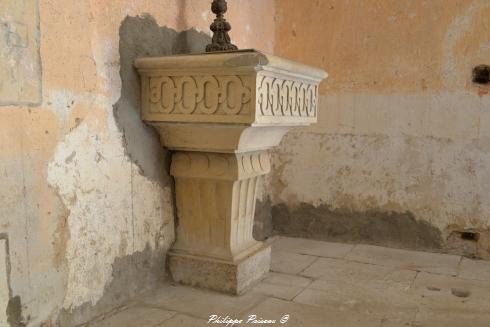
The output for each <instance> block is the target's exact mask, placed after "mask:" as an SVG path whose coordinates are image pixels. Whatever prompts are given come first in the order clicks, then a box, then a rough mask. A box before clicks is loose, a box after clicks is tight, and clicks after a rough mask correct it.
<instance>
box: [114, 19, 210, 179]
mask: <svg viewBox="0 0 490 327" xmlns="http://www.w3.org/2000/svg"><path fill="white" fill-rule="evenodd" d="M119 38H120V39H119V53H120V63H121V69H120V76H121V81H122V89H121V97H120V99H119V100H118V101H117V103H116V104H115V105H114V115H115V118H116V123H117V125H118V127H119V129H120V130H121V132H122V133H123V135H124V142H125V151H126V153H127V155H128V156H129V157H130V158H131V160H132V161H133V162H134V163H135V164H136V165H137V166H138V167H139V168H140V169H141V173H142V175H144V176H146V177H148V178H150V179H152V180H154V181H157V182H158V183H160V184H161V185H162V186H167V185H169V184H170V183H171V179H170V177H169V174H168V171H169V161H170V155H169V153H168V151H166V150H164V149H163V147H162V146H161V144H160V140H159V137H158V134H157V133H156V132H155V131H154V130H153V129H152V128H151V127H149V126H147V125H146V124H145V123H144V122H143V121H142V120H141V116H140V110H141V91H140V79H139V76H138V74H137V72H136V70H135V68H134V60H135V59H136V58H139V57H158V56H168V55H173V54H184V53H196V52H202V51H203V50H204V48H205V46H206V44H207V43H209V41H210V38H209V37H208V36H207V35H206V34H204V33H199V32H197V31H196V30H194V29H191V30H188V31H184V32H180V33H178V32H176V31H175V30H173V29H170V28H166V27H160V26H158V24H157V22H156V21H155V19H154V18H153V17H151V16H150V15H145V16H139V17H126V18H125V19H124V21H123V22H122V24H121V26H120V28H119Z"/></svg>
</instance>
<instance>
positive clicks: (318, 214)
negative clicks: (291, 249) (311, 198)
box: [272, 203, 444, 250]
mask: <svg viewBox="0 0 490 327" xmlns="http://www.w3.org/2000/svg"><path fill="white" fill-rule="evenodd" d="M272 221H273V227H274V231H275V232H278V233H279V234H281V235H287V236H293V237H303V238H309V239H317V240H323V241H331V242H344V243H365V244H374V245H383V246H392V247H399V248H407V249H414V250H440V249H443V246H444V245H443V240H442V236H441V232H440V231H439V230H438V229H437V228H436V227H434V226H432V225H430V224H429V223H427V222H425V221H418V220H416V219H415V217H414V216H413V214H411V213H410V212H405V213H395V212H381V211H370V212H352V211H349V210H331V209H330V208H329V207H328V206H326V205H321V206H319V207H314V206H312V205H310V204H306V203H302V204H301V205H299V206H298V207H296V208H293V209H290V208H288V207H287V206H286V205H285V204H279V205H275V206H273V207H272Z"/></svg>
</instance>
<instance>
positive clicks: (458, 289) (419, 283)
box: [410, 273, 490, 324]
mask: <svg viewBox="0 0 490 327" xmlns="http://www.w3.org/2000/svg"><path fill="white" fill-rule="evenodd" d="M410 292H411V293H414V294H417V295H420V296H421V298H422V300H421V302H420V307H421V308H427V309H430V310H432V311H434V312H435V313H436V314H437V312H438V311H439V312H441V314H442V313H443V312H444V311H447V312H452V313H458V312H459V313H465V312H472V313H474V314H475V315H479V314H484V313H489V314H490V282H486V281H478V280H469V279H462V278H458V277H450V276H442V275H435V274H428V273H419V274H418V275H417V278H416V279H415V282H414V284H413V287H412V288H411V290H410ZM488 321H489V324H490V320H488Z"/></svg>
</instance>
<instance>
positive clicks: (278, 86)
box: [257, 74, 318, 119]
mask: <svg viewBox="0 0 490 327" xmlns="http://www.w3.org/2000/svg"><path fill="white" fill-rule="evenodd" d="M317 97H318V83H308V82H305V81H301V80H294V79H285V78H283V77H281V76H274V75H266V74H261V75H259V76H258V77H257V106H258V109H259V110H258V114H260V115H262V116H270V117H273V116H275V117H297V118H298V119H301V118H312V119H316V116H317V113H316V110H317V109H316V108H317Z"/></svg>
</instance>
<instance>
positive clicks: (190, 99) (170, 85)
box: [136, 50, 326, 294]
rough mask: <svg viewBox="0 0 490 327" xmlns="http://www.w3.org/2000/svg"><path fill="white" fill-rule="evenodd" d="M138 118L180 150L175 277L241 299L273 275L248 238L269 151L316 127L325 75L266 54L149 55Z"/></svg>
mask: <svg viewBox="0 0 490 327" xmlns="http://www.w3.org/2000/svg"><path fill="white" fill-rule="evenodd" d="M136 67H137V68H138V71H139V72H140V75H141V77H142V97H143V104H142V117H143V119H144V120H145V121H146V122H148V123H149V124H151V125H152V126H154V127H155V128H156V129H157V131H158V132H159V134H160V137H161V142H162V144H163V145H164V146H166V147H168V148H170V149H172V150H174V151H175V152H174V154H173V156H172V164H171V174H172V176H174V178H175V191H176V199H177V216H178V224H177V236H176V242H175V244H174V246H173V248H172V250H171V253H170V254H169V268H170V272H171V274H172V277H173V278H174V280H176V281H178V282H180V283H183V284H188V285H193V286H200V287H204V288H210V289H213V290H218V291H223V292H227V293H234V294H238V293H241V292H243V291H244V290H246V289H247V288H248V287H250V286H252V285H253V284H254V282H256V281H258V280H260V279H261V278H262V277H263V276H264V274H265V273H267V272H268V270H269V266H270V247H269V246H266V245H264V243H262V242H258V241H256V240H254V239H253V237H252V228H253V219H254V211H255V200H256V193H257V189H258V188H259V187H260V180H261V176H262V175H265V174H267V173H268V172H269V171H270V159H269V155H268V153H267V150H268V149H270V148H271V147H273V146H276V145H278V144H279V143H280V141H281V139H282V137H283V136H284V134H285V133H286V132H287V131H288V129H290V128H291V127H294V126H305V125H309V124H311V123H314V122H316V120H317V93H318V83H319V82H320V81H321V80H322V79H324V78H325V77H326V73H325V72H323V71H321V70H317V69H315V68H311V67H308V66H304V65H300V64H296V63H293V62H291V61H288V60H284V59H281V58H278V57H274V56H268V55H264V54H262V53H260V52H257V51H254V50H250V51H237V52H229V53H215V54H200V55H187V56H172V57H163V58H144V59H138V60H137V61H136Z"/></svg>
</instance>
